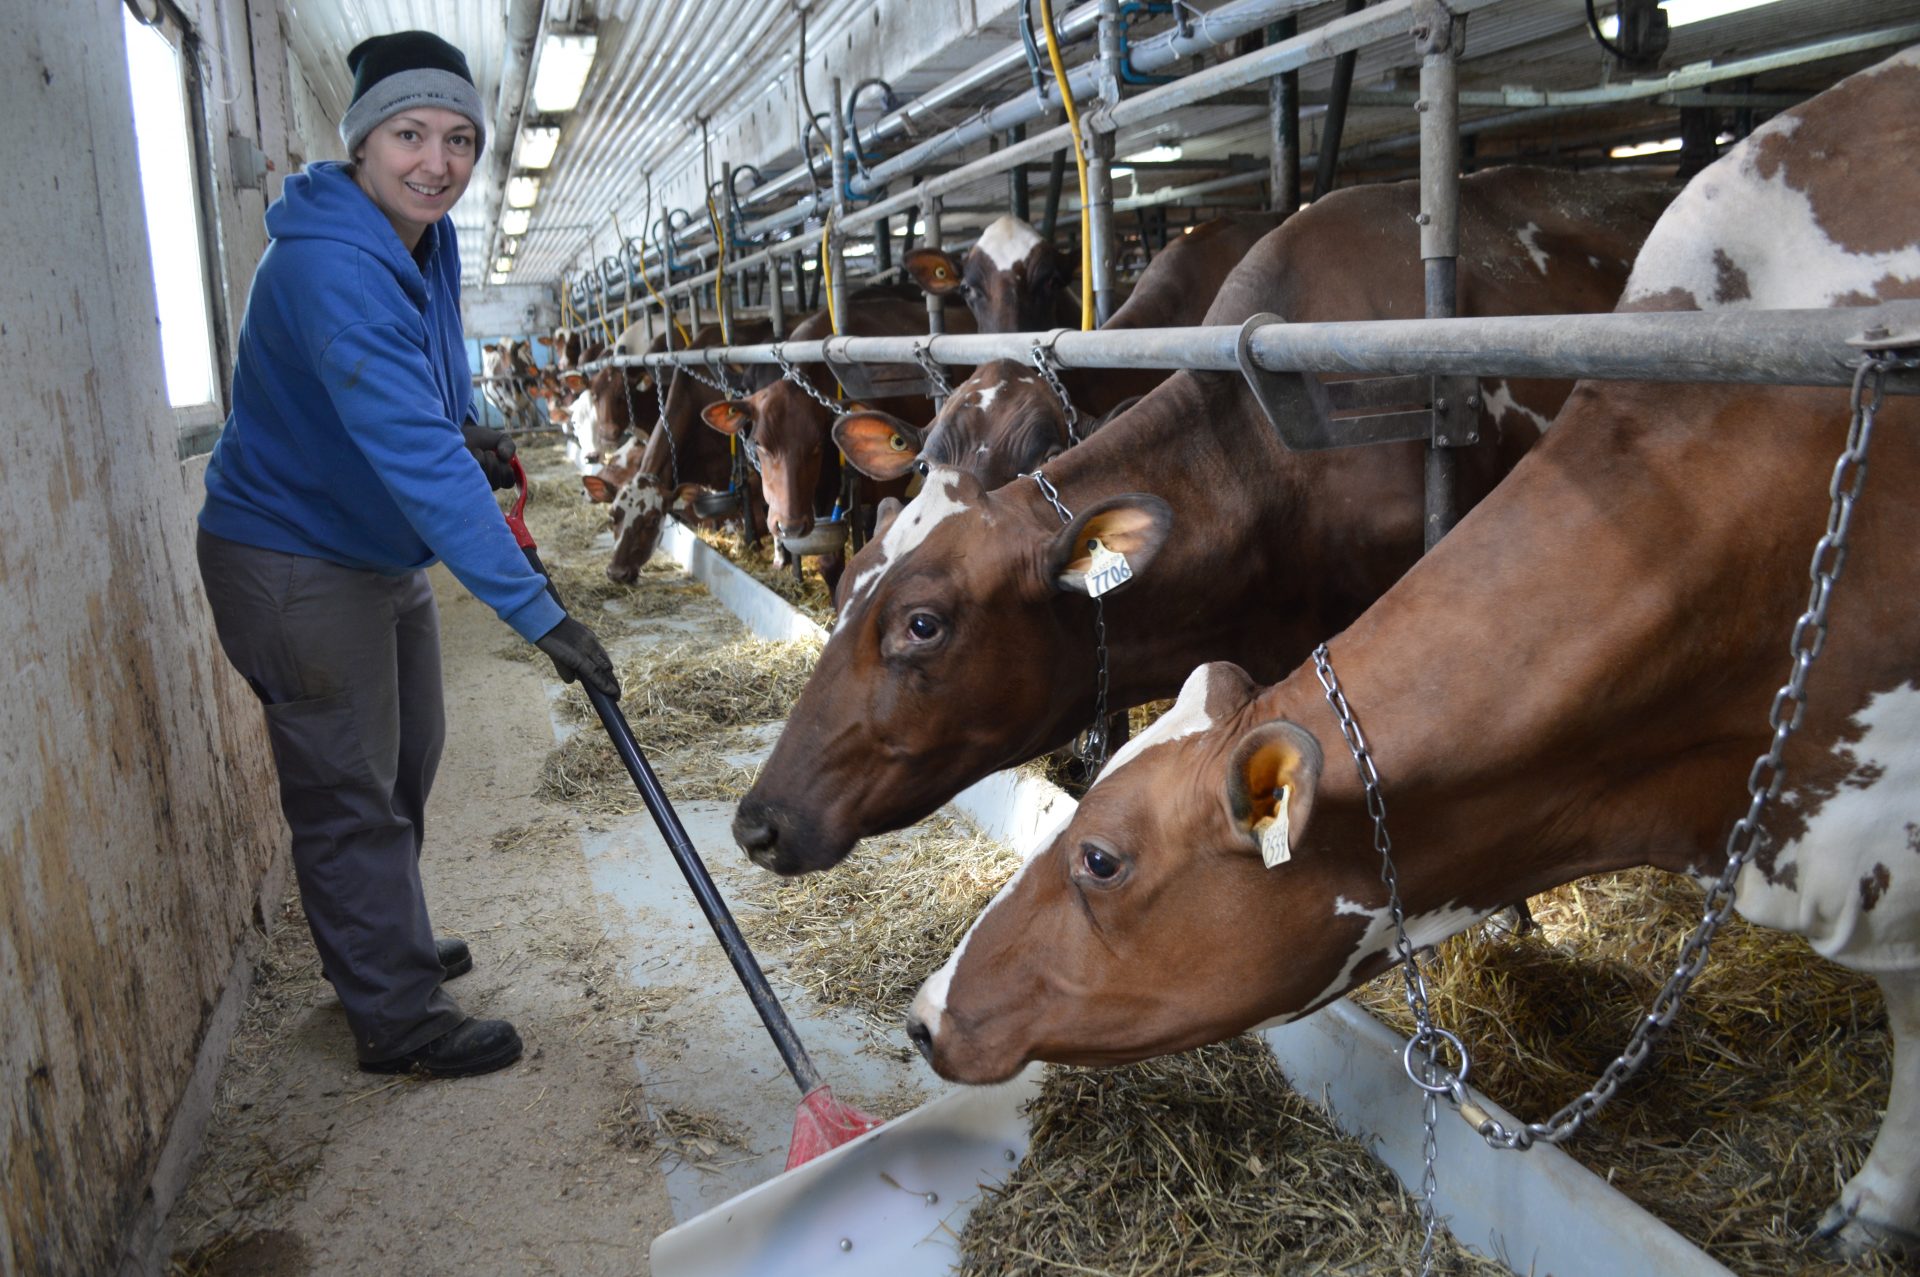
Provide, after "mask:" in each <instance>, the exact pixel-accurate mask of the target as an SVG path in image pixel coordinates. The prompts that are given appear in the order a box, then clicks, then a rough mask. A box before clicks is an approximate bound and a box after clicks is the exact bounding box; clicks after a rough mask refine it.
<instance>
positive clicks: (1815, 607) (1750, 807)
mask: <svg viewBox="0 0 1920 1277" xmlns="http://www.w3.org/2000/svg"><path fill="white" fill-rule="evenodd" d="M1914 367H1920V361H1914V360H1899V359H1894V358H1890V357H1887V356H1882V355H1877V354H1875V355H1868V356H1867V357H1865V358H1864V359H1862V360H1861V362H1860V365H1859V367H1858V368H1857V369H1856V370H1855V373H1854V379H1853V394H1852V404H1851V409H1852V420H1851V423H1850V425H1849V426H1848V429H1847V441H1846V444H1845V446H1844V447H1843V448H1842V449H1841V452H1840V457H1839V460H1838V461H1837V462H1835V464H1834V467H1833V476H1832V478H1831V479H1830V480H1829V482H1828V484H1827V493H1828V496H1829V498H1830V501H1831V504H1830V506H1829V508H1828V511H1827V526H1826V530H1825V532H1824V533H1822V535H1821V537H1820V540H1819V542H1818V543H1817V544H1816V545H1815V546H1814V551H1813V560H1812V563H1811V566H1810V567H1809V569H1808V575H1809V576H1810V577H1811V578H1812V581H1813V585H1812V589H1811V591H1810V592H1809V594H1808V599H1807V608H1806V611H1805V612H1803V613H1802V614H1801V616H1800V618H1799V620H1797V621H1796V622H1794V626H1793V634H1792V637H1791V638H1790V639H1789V641H1788V645H1787V646H1788V655H1789V656H1790V657H1791V658H1792V666H1791V669H1790V671H1789V674H1788V678H1787V682H1786V683H1785V685H1784V686H1782V687H1781V688H1780V690H1779V691H1778V692H1777V693H1775V695H1774V698H1773V704H1772V706H1771V707H1770V708H1769V710H1768V712H1767V724H1768V726H1769V727H1771V728H1772V729H1773V739H1772V741H1771V743H1770V744H1769V746H1768V748H1767V752H1766V753H1764V754H1762V755H1760V756H1759V758H1757V759H1756V760H1755V761H1754V764H1753V768H1752V770H1751V771H1750V772H1749V773H1748V776H1747V811H1746V814H1745V815H1743V816H1742V817H1741V818H1740V819H1739V820H1738V821H1736V822H1735V823H1734V826H1733V829H1732V830H1731V831H1730V832H1729V833H1728V835H1727V864H1726V868H1725V869H1724V870H1722V871H1721V874H1720V877H1719V878H1718V879H1717V880H1716V881H1715V882H1714V884H1713V886H1712V887H1711V888H1710V889H1709V890H1708V892H1707V898H1706V906H1705V909H1704V911H1703V913H1702V916H1701V919H1700V922H1699V924H1698V925H1697V926H1696V927H1695V928H1694V930H1693V932H1692V933H1691V934H1690V935H1688V937H1687V939H1686V942H1685V943H1684V944H1683V945H1682V946H1681V950H1680V960H1679V963H1678V964H1677V965H1676V967H1675V968H1674V970H1673V973H1672V974H1671V975H1669V976H1668V977H1667V981H1666V983H1665V984H1664V985H1662V986H1661V989H1660V992H1659V993H1658V994H1657V995H1656V996H1655V997H1654V1000H1653V1005H1652V1007H1651V1009H1650V1010H1649V1011H1648V1012H1647V1014H1646V1015H1644V1016H1642V1017H1641V1018H1640V1021H1639V1023H1638V1024H1637V1025H1636V1026H1635V1028H1634V1030H1633V1033H1632V1035H1631V1036H1630V1037H1629V1038H1628V1039H1627V1045H1626V1047H1625V1049H1623V1050H1622V1051H1621V1053H1620V1054H1619V1056H1617V1057H1616V1058H1615V1059H1614V1060H1613V1062H1612V1063H1611V1064H1609V1065H1607V1067H1606V1068H1605V1069H1604V1070H1602V1071H1601V1074H1600V1077H1599V1078H1598V1080H1596V1081H1595V1083H1594V1085H1593V1087H1592V1088H1591V1089H1589V1090H1587V1091H1585V1092H1583V1093H1582V1094H1581V1095H1580V1096H1578V1097H1577V1098H1575V1099H1574V1100H1573V1101H1571V1102H1570V1103H1568V1104H1567V1105H1565V1106H1564V1107H1563V1108H1561V1109H1560V1111H1559V1112H1557V1113H1555V1114H1554V1115H1553V1116H1552V1117H1551V1118H1549V1119H1548V1120H1547V1121H1545V1122H1529V1123H1526V1124H1525V1125H1522V1126H1520V1127H1518V1128H1514V1129H1510V1128H1508V1127H1507V1126H1506V1125H1505V1124H1504V1123H1502V1122H1501V1121H1500V1120H1499V1119H1497V1118H1495V1117H1493V1116H1492V1115H1491V1114H1490V1113H1488V1112H1487V1111H1486V1110H1485V1109H1484V1108H1483V1107H1481V1106H1480V1105H1479V1104H1478V1103H1477V1102H1475V1101H1474V1099H1473V1098H1472V1096H1471V1094H1470V1093H1469V1092H1468V1090H1467V1087H1466V1081H1467V1074H1468V1071H1469V1069H1470V1068H1471V1061H1470V1060H1469V1058H1468V1055H1467V1050H1466V1047H1465V1045H1464V1044H1463V1043H1462V1042H1461V1041H1460V1039H1459V1038H1457V1037H1455V1036H1454V1035H1453V1034H1451V1033H1449V1032H1447V1031H1446V1030H1445V1029H1442V1028H1439V1027H1437V1026H1436V1025H1435V1024H1434V1023H1433V1019H1432V1015H1431V1013H1430V1009H1429V1006H1428V1001H1427V986H1426V979H1425V977H1424V976H1423V975H1422V974H1421V972H1420V969H1419V964H1418V960H1417V957H1416V955H1415V953H1414V950H1413V946H1412V944H1411V942H1410V941H1409V940H1408V938H1407V931H1406V918H1405V914H1404V912H1403V910H1402V908H1401V903H1400V889H1399V882H1398V877H1397V875H1396V874H1395V872H1394V867H1393V854H1392V853H1393V844H1392V841H1391V839H1390V838H1389V837H1388V836H1387V825H1386V803H1385V800H1384V798H1383V797H1382V796H1381V790H1380V773H1379V771H1378V770H1377V769H1376V768H1375V766H1374V763H1373V756H1372V752H1371V751H1370V750H1369V749H1368V747H1367V741H1366V737H1365V735H1364V734H1363V733H1362V732H1361V730H1360V724H1359V722H1358V721H1357V720H1356V719H1355V717H1354V714H1353V709H1352V706H1350V705H1349V704H1348V703H1347V697H1346V693H1345V691H1344V690H1342V688H1341V686H1340V682H1339V679H1338V677H1337V676H1335V674H1334V672H1333V663H1332V661H1331V659H1330V657H1329V655H1328V652H1327V647H1326V644H1324V643H1323V644H1321V645H1320V646H1319V647H1318V648H1316V649H1314V653H1313V664H1314V673H1315V675H1316V676H1317V677H1318V678H1319V680H1320V686H1321V687H1322V688H1323V689H1324V690H1325V692H1326V696H1327V703H1328V704H1329V705H1331V706H1332V707H1333V712H1334V715H1335V717H1336V718H1337V719H1338V720H1339V722H1340V733H1341V735H1342V736H1343V737H1344V738H1345V740H1346V744H1347V750H1348V752H1349V753H1351V754H1352V755H1353V760H1354V765H1355V766H1356V767H1357V768H1358V769H1359V772H1360V781H1361V785H1362V787H1363V788H1364V790H1365V792H1366V801H1367V814H1368V815H1369V816H1371V817H1372V819H1373V828H1374V838H1373V842H1374V850H1376V851H1377V852H1379V853H1380V862H1381V870H1380V877H1381V881H1383V882H1384V883H1386V886H1387V902H1388V908H1389V910H1390V912H1391V914H1392V917H1393V929H1394V945H1395V951H1396V953H1397V954H1398V955H1399V958H1400V961H1401V964H1402V968H1403V972H1404V975H1405V977H1406V996H1407V1006H1408V1009H1409V1010H1411V1011H1412V1012H1413V1020H1414V1032H1413V1036H1412V1037H1411V1038H1409V1039H1408V1041H1407V1046H1406V1050H1405V1052H1404V1056H1403V1060H1404V1063H1405V1065H1406V1069H1407V1074H1408V1076H1409V1077H1411V1078H1412V1079H1413V1081H1414V1083H1415V1085H1417V1086H1419V1087H1420V1089H1421V1091H1422V1092H1423V1093H1424V1101H1425V1102H1424V1108H1425V1119H1426V1170H1425V1175H1424V1178H1423V1180H1422V1184H1421V1194H1422V1200H1421V1207H1420V1216H1421V1221H1422V1223H1423V1224H1424V1225H1425V1227H1426V1230H1427V1236H1426V1241H1425V1242H1424V1244H1423V1245H1422V1247H1421V1252H1420V1259H1421V1272H1422V1273H1425V1272H1426V1271H1427V1269H1428V1266H1429V1264H1430V1262H1431V1255H1432V1248H1433V1229H1434V1226H1435V1219H1436V1217H1435V1215H1434V1210H1433V1196H1434V1187H1435V1180H1434V1169H1433V1167H1434V1155H1435V1144H1434V1122H1435V1114H1436V1112H1437V1108H1438V1105H1437V1100H1438V1098H1439V1097H1440V1096H1441V1095H1445V1096H1447V1097H1448V1099H1449V1100H1450V1101H1451V1102H1452V1103H1453V1104H1454V1105H1455V1106H1456V1107H1457V1108H1458V1109H1459V1111H1460V1115H1461V1116H1462V1117H1463V1118H1464V1119H1465V1120H1466V1121H1467V1124H1468V1125H1470V1126H1472V1127H1473V1128H1474V1130H1475V1131H1476V1132H1477V1133H1478V1134H1479V1135H1480V1136H1481V1138H1483V1139H1484V1140H1486V1142H1487V1143H1488V1144H1489V1145H1490V1146H1492V1147H1494V1148H1499V1149H1514V1150H1526V1149H1529V1148H1531V1147H1533V1145H1534V1144H1536V1143H1548V1144H1559V1143H1562V1142H1564V1141H1565V1140H1567V1139H1568V1138H1570V1137H1571V1136H1572V1135H1573V1134H1574V1133H1575V1132H1576V1131H1578V1130H1579V1129H1580V1128H1581V1126H1583V1125H1584V1124H1585V1123H1586V1121H1587V1119H1589V1118H1590V1117H1592V1116H1593V1115H1594V1114H1595V1113H1597V1112H1599V1111H1600V1109H1601V1108H1602V1107H1604V1106H1605V1105H1606V1104H1607V1102H1608V1101H1610V1100H1611V1099H1612V1098H1613V1097H1614V1095H1615V1094H1616V1093H1617V1092H1618V1091H1619V1089H1620V1087H1621V1086H1622V1085H1623V1084H1625V1083H1626V1081H1627V1080H1628V1079H1629V1078H1631V1077H1633V1075H1634V1074H1635V1073H1637V1072H1639V1070H1640V1069H1641V1067H1642V1066H1644V1065H1645V1063H1646V1061H1647V1059H1648V1057H1649V1055H1650V1054H1651V1052H1652V1048H1653V1044H1654V1043H1655V1041H1657V1040H1658V1038H1659V1037H1660V1035H1661V1033H1663V1032H1664V1031H1665V1030H1666V1028H1667V1026H1668V1025H1670V1024H1671V1023H1673V1020H1674V1017H1675V1016H1676V1015H1677V1014H1678V1013H1679V1010H1680V1004H1681V1002H1682V1000H1683V999H1684V998H1685V997H1686V995H1687V991H1688V989H1689V988H1690V987H1691V986H1692V984H1693V981H1694V979H1695V978H1696V977H1697V976H1698V975H1699V974H1700V971H1701V969H1702V968H1703V967H1704V966H1705V965H1706V961H1707V955H1708V951H1709V948H1710V946H1711V945H1712V943H1713V937H1714V933H1715V932H1717V931H1718V930H1719V929H1720V927H1721V925H1722V924H1723V923H1725V922H1726V920H1727V917H1728V915H1730V914H1731V913H1732V912H1733V906H1734V892H1735V888H1736V886H1737V884H1738V881H1739V877H1740V873H1741V871H1742V870H1743V869H1744V868H1745V867H1746V864H1747V861H1748V860H1749V859H1750V858H1751V856H1752V854H1753V850H1754V847H1755V845H1756V844H1757V842H1758V841H1759V839H1760V837H1761V836H1762V834H1761V825H1760V822H1761V818H1762V817H1763V816H1764V815H1765V813H1766V808H1767V803H1768V801H1769V800H1770V799H1772V798H1773V796H1774V795H1776V794H1778V793H1779V792H1780V790H1781V787H1782V786H1783V785H1784V783H1785V780H1786V763H1785V757H1786V750H1787V743H1788V741H1790V740H1791V739H1792V737H1793V733H1794V731H1795V730H1796V729H1797V728H1798V727H1799V726H1800V723H1801V721H1802V719H1803V718H1804V717H1805V715H1806V701H1807V692H1806V689H1807V678H1808V675H1809V674H1810V673H1811V672H1812V670H1813V662H1814V659H1815V658H1816V657H1818V656H1819V655H1820V652H1821V650H1822V648H1824V647H1825V646H1826V640H1827V616H1828V611H1829V609H1830V607H1831V606H1832V602H1833V587H1834V584H1835V582H1836V581H1838V579H1839V577H1840V571H1841V569H1842V568H1843V567H1844V566H1845V565H1846V559H1847V534H1848V531H1849V529H1850V527H1851V525H1852V522H1853V512H1854V509H1855V506H1856V505H1857V503H1858V501H1859V498H1860V491H1861V488H1862V486H1863V485H1864V484H1865V483H1866V478H1867V446H1868V444H1869V443H1870V442H1871V441H1872V438H1873V422H1874V418H1875V416H1876V415H1877V414H1878V412H1879V410H1880V406H1881V403H1882V402H1883V400H1884V397H1885V376H1886V373H1887V372H1888V371H1889V370H1891V369H1895V368H1899V369H1910V368H1914ZM1442 1043H1445V1044H1447V1045H1449V1046H1451V1047H1452V1048H1453V1049H1454V1051H1455V1052H1456V1053H1457V1054H1458V1055H1459V1057H1460V1068H1459V1071H1458V1072H1457V1073H1456V1072H1454V1071H1452V1070H1450V1069H1448V1068H1447V1067H1446V1066H1445V1064H1444V1062H1443V1061H1442V1059H1441V1055H1440V1052H1441V1045H1442ZM1416 1053H1418V1054H1419V1056H1420V1057H1421V1058H1420V1060H1419V1063H1418V1064H1417V1065H1416V1062H1415V1055H1416ZM1416 1068H1417V1069H1418V1071H1417V1072H1416Z"/></svg>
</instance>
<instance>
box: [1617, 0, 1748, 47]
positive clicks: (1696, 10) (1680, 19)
mask: <svg viewBox="0 0 1920 1277" xmlns="http://www.w3.org/2000/svg"><path fill="white" fill-rule="evenodd" d="M1779 2H1780V0H1662V2H1661V5H1660V7H1661V8H1662V9H1665V10H1666V11H1667V25H1668V26H1669V27H1686V26H1692V25H1693V24H1694V23H1696V22H1706V21H1707V20H1709V19H1711V18H1724V17H1726V16H1727V15H1728V14H1729V13H1742V12H1745V11H1746V10H1748V9H1758V8H1759V7H1760V6H1761V5H1767V4H1778V3H1779ZM1600 34H1601V35H1603V36H1605V37H1607V39H1609V40H1611V39H1613V38H1614V37H1616V36H1618V35H1619V34H1620V15H1619V14H1618V13H1615V14H1613V15H1612V16H1611V17H1605V18H1602V19H1600Z"/></svg>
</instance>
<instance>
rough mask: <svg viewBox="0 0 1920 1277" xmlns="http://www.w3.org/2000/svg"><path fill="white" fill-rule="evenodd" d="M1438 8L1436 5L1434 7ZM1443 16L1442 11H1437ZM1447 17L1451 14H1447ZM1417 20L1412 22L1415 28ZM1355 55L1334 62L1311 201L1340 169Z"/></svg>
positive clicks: (1351, 2)
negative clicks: (1341, 145)
mask: <svg viewBox="0 0 1920 1277" xmlns="http://www.w3.org/2000/svg"><path fill="white" fill-rule="evenodd" d="M1366 7H1367V0H1347V12H1348V13H1358V12H1360V11H1361V10H1362V9H1364V8H1366ZM1433 7H1434V8H1436V9H1439V6H1438V5H1435V6H1433ZM1439 12H1440V13H1441V14H1443V15H1445V14H1446V12H1447V11H1446V10H1445V9H1439ZM1448 16H1449V17H1450V16H1451V15H1448ZM1419 21H1420V20H1419V19H1415V23H1416V25H1417V24H1418V22H1419ZM1359 57H1360V55H1359V53H1358V52H1352V53H1342V54H1341V55H1340V56H1339V57H1337V58H1335V59H1334V60H1333V84H1332V85H1331V86H1330V87H1329V89H1328V93H1327V114H1326V116H1325V117H1324V118H1323V119H1322V120H1321V122H1320V162H1319V164H1318V166H1317V171H1316V172H1315V174H1314V178H1313V198H1315V199H1319V198H1320V197H1321V196H1322V195H1325V194H1326V193H1327V192H1328V191H1330V190H1332V189H1333V177H1334V172H1335V170H1336V169H1338V168H1339V167H1340V135H1341V133H1343V132H1345V131H1346V127H1347V99H1348V97H1350V96H1351V95H1352V93H1353V64H1354V63H1355V62H1356V61H1357V60H1358V59H1359Z"/></svg>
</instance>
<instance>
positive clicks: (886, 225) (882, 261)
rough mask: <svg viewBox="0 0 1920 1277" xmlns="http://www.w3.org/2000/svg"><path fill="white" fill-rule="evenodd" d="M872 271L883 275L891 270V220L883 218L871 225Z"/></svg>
mask: <svg viewBox="0 0 1920 1277" xmlns="http://www.w3.org/2000/svg"><path fill="white" fill-rule="evenodd" d="M873 269H874V273H875V274H881V275H884V274H885V273H886V272H888V271H890V270H892V269H893V219H892V218H891V217H883V218H881V219H880V220H879V221H877V222H875V223H874V224H873Z"/></svg>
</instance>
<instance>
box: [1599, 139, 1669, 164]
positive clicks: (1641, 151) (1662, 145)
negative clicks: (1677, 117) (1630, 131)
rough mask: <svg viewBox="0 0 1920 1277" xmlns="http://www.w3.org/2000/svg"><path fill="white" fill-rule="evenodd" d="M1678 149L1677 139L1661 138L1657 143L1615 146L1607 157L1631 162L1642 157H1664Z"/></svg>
mask: <svg viewBox="0 0 1920 1277" xmlns="http://www.w3.org/2000/svg"><path fill="white" fill-rule="evenodd" d="M1679 149H1680V139H1679V138H1677V137H1669V138H1662V139H1661V140H1660V141H1658V142H1642V143H1640V144H1639V145H1638V146H1616V147H1614V148H1613V149H1612V150H1611V151H1608V152H1607V155H1608V156H1609V157H1610V158H1612V159H1616V160H1633V159H1638V158H1640V157H1641V156H1643V155H1664V154H1665V153H1666V152H1668V151H1677V150H1679Z"/></svg>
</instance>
